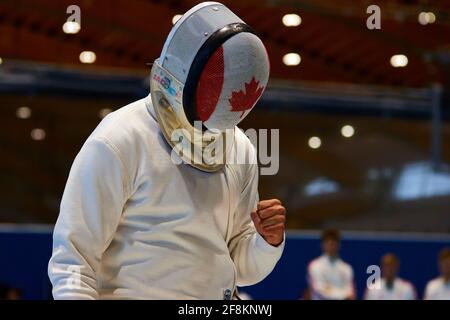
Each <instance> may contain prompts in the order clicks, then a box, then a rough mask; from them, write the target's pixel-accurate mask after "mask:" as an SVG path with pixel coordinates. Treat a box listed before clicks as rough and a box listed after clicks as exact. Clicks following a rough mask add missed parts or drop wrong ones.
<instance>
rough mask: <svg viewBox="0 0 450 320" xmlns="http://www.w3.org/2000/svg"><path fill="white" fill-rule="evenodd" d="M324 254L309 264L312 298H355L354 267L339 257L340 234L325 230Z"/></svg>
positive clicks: (309, 282) (308, 278)
mask: <svg viewBox="0 0 450 320" xmlns="http://www.w3.org/2000/svg"><path fill="white" fill-rule="evenodd" d="M321 244H322V251H323V254H322V255H321V256H320V257H318V258H316V259H314V260H312V261H311V262H310V263H309V265H308V271H307V273H308V274H307V280H308V284H309V293H310V298H311V299H312V300H354V299H355V298H356V292H355V286H354V281H353V269H352V267H351V266H350V265H349V264H348V263H346V262H344V261H343V260H342V259H341V258H340V257H339V248H340V234H339V231H337V230H325V231H324V232H323V233H322V236H321Z"/></svg>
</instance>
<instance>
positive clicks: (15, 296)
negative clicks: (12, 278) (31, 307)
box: [0, 283, 22, 300]
mask: <svg viewBox="0 0 450 320" xmlns="http://www.w3.org/2000/svg"><path fill="white" fill-rule="evenodd" d="M21 298H22V290H20V289H18V288H12V287H9V286H7V285H5V284H1V283H0V300H21Z"/></svg>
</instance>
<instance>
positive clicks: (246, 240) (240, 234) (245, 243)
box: [228, 164, 285, 286]
mask: <svg viewBox="0 0 450 320" xmlns="http://www.w3.org/2000/svg"><path fill="white" fill-rule="evenodd" d="M257 204H258V165H257V164H252V165H250V170H249V174H248V176H247V179H246V183H245V185H244V189H243V191H242V196H241V199H240V202H239V204H238V206H237V210H236V211H235V214H234V224H233V233H232V237H231V238H230V241H229V245H228V247H229V250H230V253H231V258H232V259H233V261H234V264H235V266H236V271H237V285H238V286H249V285H252V284H255V283H258V282H260V281H261V280H263V279H264V278H265V277H266V276H268V275H269V274H270V272H271V271H272V270H273V268H274V267H275V265H276V263H277V262H278V260H279V259H280V257H281V254H282V253H283V249H284V243H285V240H283V243H281V244H280V245H279V246H278V247H274V246H272V245H270V244H268V243H267V242H266V241H265V240H264V238H263V237H262V236H261V235H259V233H258V232H257V231H256V229H255V226H254V224H253V221H252V219H251V216H250V213H251V211H253V210H254V209H256V207H257Z"/></svg>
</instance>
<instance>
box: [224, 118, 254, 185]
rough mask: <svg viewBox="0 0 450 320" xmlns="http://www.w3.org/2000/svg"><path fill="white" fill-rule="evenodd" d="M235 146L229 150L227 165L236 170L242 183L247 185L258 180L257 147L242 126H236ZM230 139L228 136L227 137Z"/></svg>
mask: <svg viewBox="0 0 450 320" xmlns="http://www.w3.org/2000/svg"><path fill="white" fill-rule="evenodd" d="M233 138H234V139H233V146H232V148H231V149H230V150H229V151H227V160H226V161H227V165H228V167H229V168H232V170H233V171H235V172H236V174H237V176H238V178H239V180H240V184H241V185H242V186H243V187H245V186H247V185H249V182H251V181H253V182H255V183H257V181H258V179H257V178H258V158H257V151H256V147H255V146H254V145H253V143H252V142H251V141H250V139H249V138H248V137H247V135H246V134H245V133H244V131H242V130H241V129H240V128H238V127H235V129H234V136H233ZM227 139H228V138H227Z"/></svg>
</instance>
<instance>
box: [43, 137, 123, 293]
mask: <svg viewBox="0 0 450 320" xmlns="http://www.w3.org/2000/svg"><path fill="white" fill-rule="evenodd" d="M126 181H127V179H126V176H125V170H124V167H123V165H122V162H121V161H120V158H119V157H118V155H117V152H116V151H115V149H114V147H113V146H112V145H111V144H110V143H109V142H108V141H106V140H100V139H88V140H87V141H86V143H85V144H84V146H83V147H82V149H81V151H80V152H79V154H78V155H77V157H76V158H75V161H74V163H73V165H72V168H71V170H70V174H69V178H68V180H67V184H66V187H65V190H64V194H63V198H62V201H61V207H60V213H59V217H58V220H57V222H56V225H55V229H54V232H53V254H52V257H51V259H50V262H49V265H48V275H49V278H50V281H51V282H52V285H53V297H54V298H55V299H97V298H98V291H97V280H98V279H97V277H96V273H97V272H98V269H99V266H100V259H101V256H102V254H103V252H104V251H105V250H106V248H107V247H108V246H109V244H110V242H111V240H112V238H113V235H114V233H115V231H116V229H117V226H118V224H119V220H120V217H121V214H122V209H123V206H124V204H125V202H126V199H127V196H126V195H127V193H128V191H127V188H126Z"/></svg>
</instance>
